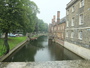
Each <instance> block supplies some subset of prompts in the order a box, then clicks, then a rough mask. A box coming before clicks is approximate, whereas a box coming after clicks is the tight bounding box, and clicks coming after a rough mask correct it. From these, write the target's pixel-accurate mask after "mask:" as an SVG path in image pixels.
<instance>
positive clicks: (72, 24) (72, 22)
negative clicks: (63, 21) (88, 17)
mask: <svg viewBox="0 0 90 68" xmlns="http://www.w3.org/2000/svg"><path fill="white" fill-rule="evenodd" d="M71 26H74V17H73V18H72V21H71Z"/></svg>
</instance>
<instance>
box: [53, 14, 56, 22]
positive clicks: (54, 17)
mask: <svg viewBox="0 0 90 68" xmlns="http://www.w3.org/2000/svg"><path fill="white" fill-rule="evenodd" d="M55 19H56V16H55V15H54V16H53V21H54V23H55Z"/></svg>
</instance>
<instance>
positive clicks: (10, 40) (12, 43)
mask: <svg viewBox="0 0 90 68" xmlns="http://www.w3.org/2000/svg"><path fill="white" fill-rule="evenodd" d="M25 40H26V37H9V38H8V43H9V47H10V50H11V49H13V48H14V47H15V46H17V44H19V43H21V42H23V41H25ZM3 42H4V39H3V38H0V56H2V55H3V53H4V52H5V46H4V45H3Z"/></svg>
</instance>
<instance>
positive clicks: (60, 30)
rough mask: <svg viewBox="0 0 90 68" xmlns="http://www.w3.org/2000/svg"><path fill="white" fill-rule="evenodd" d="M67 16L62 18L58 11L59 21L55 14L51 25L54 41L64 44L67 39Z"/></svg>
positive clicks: (50, 31)
mask: <svg viewBox="0 0 90 68" xmlns="http://www.w3.org/2000/svg"><path fill="white" fill-rule="evenodd" d="M65 24H66V17H64V18H62V19H61V20H60V11H57V21H56V16H55V15H54V16H53V19H52V23H51V24H50V25H49V36H50V38H52V40H53V41H55V42H57V43H59V44H61V45H64V39H65V26H66V25H65Z"/></svg>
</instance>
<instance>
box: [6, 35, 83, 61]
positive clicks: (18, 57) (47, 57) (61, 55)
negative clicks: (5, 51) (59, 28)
mask: <svg viewBox="0 0 90 68" xmlns="http://www.w3.org/2000/svg"><path fill="white" fill-rule="evenodd" d="M77 59H82V58H81V57H79V56H77V55H76V54H74V53H72V52H70V51H69V50H67V49H65V48H64V47H62V46H61V45H59V44H57V43H54V42H52V41H50V40H48V37H47V36H41V37H39V38H38V40H35V41H31V42H29V43H27V44H25V46H24V47H23V48H21V49H20V50H18V51H17V52H16V53H14V54H13V55H11V56H10V57H9V58H8V59H6V60H5V62H28V61H34V62H38V61H60V60H77Z"/></svg>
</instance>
